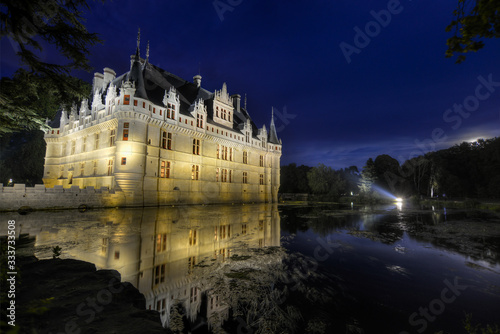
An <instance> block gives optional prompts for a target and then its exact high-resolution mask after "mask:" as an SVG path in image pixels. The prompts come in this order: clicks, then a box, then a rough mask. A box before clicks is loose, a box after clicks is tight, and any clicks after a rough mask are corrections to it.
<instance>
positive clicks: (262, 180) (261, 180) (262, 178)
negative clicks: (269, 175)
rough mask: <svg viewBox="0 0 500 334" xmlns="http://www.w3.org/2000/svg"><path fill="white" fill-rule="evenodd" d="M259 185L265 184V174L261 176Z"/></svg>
mask: <svg viewBox="0 0 500 334" xmlns="http://www.w3.org/2000/svg"><path fill="white" fill-rule="evenodd" d="M259 184H264V174H260V175H259Z"/></svg>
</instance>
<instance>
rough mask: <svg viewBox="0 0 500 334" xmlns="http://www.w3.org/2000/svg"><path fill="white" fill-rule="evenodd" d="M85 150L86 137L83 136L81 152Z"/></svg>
mask: <svg viewBox="0 0 500 334" xmlns="http://www.w3.org/2000/svg"><path fill="white" fill-rule="evenodd" d="M85 151H87V137H83V139H82V152H85Z"/></svg>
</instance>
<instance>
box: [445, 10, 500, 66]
mask: <svg viewBox="0 0 500 334" xmlns="http://www.w3.org/2000/svg"><path fill="white" fill-rule="evenodd" d="M453 14H454V16H455V19H454V20H453V21H452V22H451V23H450V24H449V25H448V26H447V27H446V31H447V32H450V31H453V33H454V35H453V36H452V37H450V38H449V39H448V40H447V43H446V44H447V45H448V50H446V57H452V56H453V55H455V54H459V56H458V57H457V63H461V62H463V61H464V60H465V54H466V53H467V52H476V51H478V50H480V49H482V48H483V47H484V42H483V41H482V40H481V39H484V38H498V37H500V2H499V1H498V0H458V5H457V9H455V10H454V11H453Z"/></svg>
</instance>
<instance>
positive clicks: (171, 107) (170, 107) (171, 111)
mask: <svg viewBox="0 0 500 334" xmlns="http://www.w3.org/2000/svg"><path fill="white" fill-rule="evenodd" d="M167 118H170V119H175V104H170V103H168V104H167Z"/></svg>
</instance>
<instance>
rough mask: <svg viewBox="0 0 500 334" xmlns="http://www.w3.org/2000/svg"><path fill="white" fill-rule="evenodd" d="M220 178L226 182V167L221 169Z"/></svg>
mask: <svg viewBox="0 0 500 334" xmlns="http://www.w3.org/2000/svg"><path fill="white" fill-rule="evenodd" d="M220 180H221V181H222V182H227V169H223V170H222V174H221V177H220Z"/></svg>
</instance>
